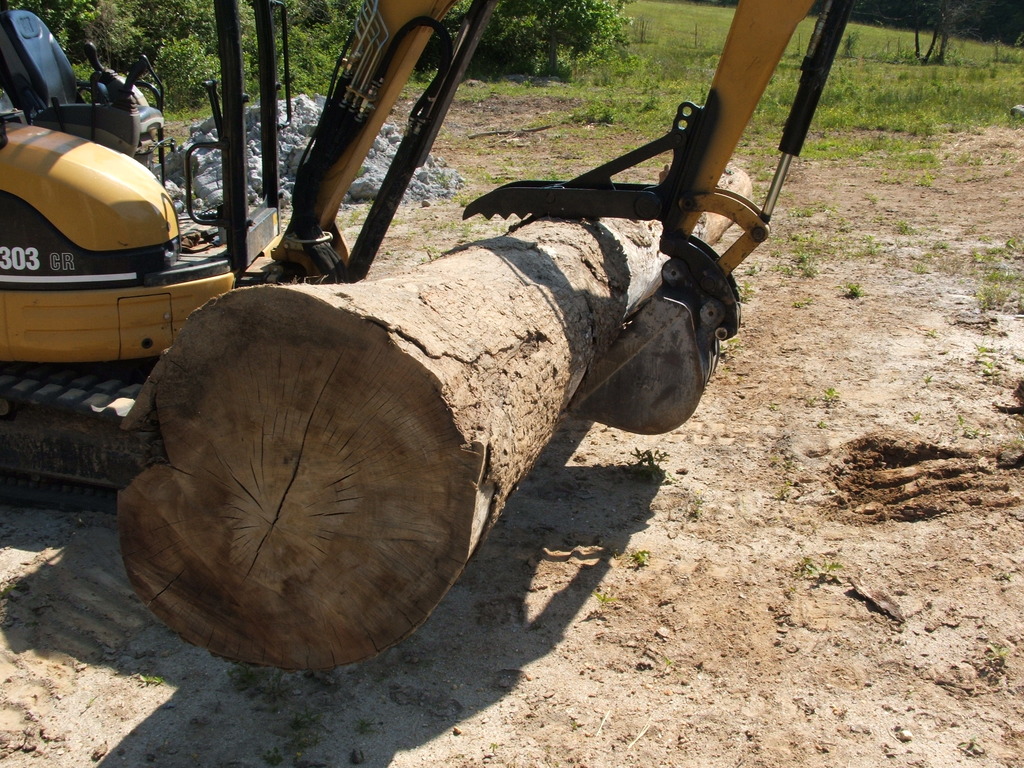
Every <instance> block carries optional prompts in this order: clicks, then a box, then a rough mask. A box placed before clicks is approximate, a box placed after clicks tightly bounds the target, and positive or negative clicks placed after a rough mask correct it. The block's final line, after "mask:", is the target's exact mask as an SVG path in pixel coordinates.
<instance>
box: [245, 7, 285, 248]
mask: <svg viewBox="0 0 1024 768" xmlns="http://www.w3.org/2000/svg"><path fill="white" fill-rule="evenodd" d="M253 6H254V10H255V20H256V45H257V49H256V58H257V63H258V71H259V90H260V148H261V153H262V163H263V164H262V168H263V202H264V204H265V205H266V206H267V207H270V208H277V207H278V204H279V201H278V192H279V186H280V181H279V178H278V173H279V170H278V151H279V150H278V140H277V121H278V110H277V92H278V87H279V85H278V82H277V46H276V35H275V34H274V16H273V12H272V9H271V3H270V2H268V0H254V2H253ZM246 266H248V265H246Z"/></svg>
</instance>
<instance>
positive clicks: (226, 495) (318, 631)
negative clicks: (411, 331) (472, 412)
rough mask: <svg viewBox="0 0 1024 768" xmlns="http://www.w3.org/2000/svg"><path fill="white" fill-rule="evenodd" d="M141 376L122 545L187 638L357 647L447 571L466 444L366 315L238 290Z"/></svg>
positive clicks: (298, 665)
mask: <svg viewBox="0 0 1024 768" xmlns="http://www.w3.org/2000/svg"><path fill="white" fill-rule="evenodd" d="M256 292H259V293H256ZM254 306H258V318H257V322H255V323H254V312H253V307H254ZM154 378H156V380H157V394H156V412H157V416H158V420H159V423H160V430H161V433H162V435H163V439H164V443H165V446H166V451H167V457H168V464H166V465H163V464H161V465H155V466H152V467H149V468H148V469H146V470H145V471H144V472H142V473H141V474H140V475H139V476H138V477H137V478H136V479H135V480H134V481H133V482H132V484H131V485H130V486H129V487H128V488H127V489H126V490H125V491H123V492H122V494H121V498H120V501H119V517H118V522H119V527H120V535H121V549H122V554H123V557H124V561H125V567H126V569H127V572H128V576H129V578H130V579H131V582H132V585H133V586H134V588H135V590H136V592H137V593H138V595H139V596H140V597H141V598H142V600H143V601H144V602H145V603H146V604H147V605H148V606H149V607H150V609H151V610H152V611H153V612H154V613H155V614H156V615H157V616H158V617H159V618H160V619H161V620H162V621H164V622H165V623H166V624H167V625H168V626H169V627H171V628H172V629H173V630H175V631H176V632H177V633H178V634H180V635H181V636H182V637H183V638H184V639H185V640H187V641H189V642H191V643H194V644H196V645H200V646H203V647H205V648H208V649H209V650H210V651H211V652H213V653H215V654H217V655H220V656H225V657H227V658H230V659H234V660H237V661H245V662H249V663H255V664H267V665H272V666H277V667H281V668H284V669H314V668H327V667H332V666H336V665H339V664H345V663H349V662H353V661H358V660H361V659H365V658H368V657H370V656H373V655H375V654H376V653H379V652H380V651H382V650H384V649H385V648H388V647H390V646H391V645H393V644H395V643H397V642H398V641H400V640H401V639H403V638H404V637H406V636H407V635H408V634H409V633H411V632H412V631H413V630H414V629H415V628H416V627H417V626H419V625H420V624H421V623H422V622H423V621H424V620H425V619H426V617H427V616H428V615H429V614H430V612H431V611H432V610H433V608H434V607H435V605H436V604H437V603H438V601H439V600H440V599H441V597H442V596H443V595H444V594H445V592H447V590H448V589H449V587H450V586H451V585H452V583H454V581H455V579H456V578H457V577H458V575H459V574H460V573H461V572H462V570H463V568H464V566H465V563H466V560H467V559H468V557H469V555H470V550H471V548H472V546H473V544H474V541H473V538H472V535H473V534H472V532H473V527H474V520H473V517H474V507H475V505H476V503H477V500H476V495H477V489H476V481H477V479H478V476H479V472H480V465H481V461H482V457H481V456H480V455H479V454H478V453H476V452H474V450H473V449H472V448H470V447H469V446H467V444H466V443H467V441H466V440H465V439H464V437H463V436H462V435H461V434H460V432H459V430H458V429H457V427H456V425H455V423H454V421H453V418H452V414H451V412H450V411H449V409H448V407H447V406H446V404H445V402H444V400H443V398H442V396H441V392H440V384H439V382H438V381H437V379H436V378H435V377H434V375H433V374H431V373H430V372H428V371H426V370H424V368H423V367H422V366H421V365H420V364H418V363H417V362H416V361H415V360H414V359H412V358H411V357H410V356H409V355H407V354H405V353H404V352H403V351H402V350H401V349H400V348H399V347H398V346H396V345H395V344H394V343H393V342H392V340H391V338H390V336H389V334H388V332H387V331H386V330H385V329H384V328H382V327H380V326H379V325H378V324H376V323H374V322H372V321H369V320H366V319H363V318H360V317H358V316H356V315H353V314H350V313H347V312H345V311H344V310H339V309H338V308H336V307H332V306H331V305H330V304H328V303H326V302H324V301H321V300H320V299H318V298H317V297H316V296H314V295H310V294H309V293H303V292H297V291H288V290H283V289H277V288H273V287H260V288H252V289H242V290H238V291H234V292H232V293H230V294H227V295H226V296H224V297H222V298H221V299H219V300H217V301H216V302H214V303H212V304H211V305H208V306H207V307H206V308H204V309H202V310H199V311H198V312H196V313H193V315H192V316H191V317H190V319H189V322H188V324H187V325H186V326H185V328H184V330H183V331H182V333H181V334H180V335H179V336H178V338H177V339H176V341H175V345H174V346H173V347H172V348H171V349H170V350H169V351H168V352H167V354H166V355H165V357H164V358H163V359H162V361H161V363H160V365H159V367H158V370H157V371H156V372H154Z"/></svg>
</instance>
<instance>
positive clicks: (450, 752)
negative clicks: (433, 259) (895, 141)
mask: <svg viewBox="0 0 1024 768" xmlns="http://www.w3.org/2000/svg"><path fill="white" fill-rule="evenodd" d="M542 107H543V105H537V108H538V109H540V108H542ZM510 122H511V121H510V120H509V116H508V115H503V114H501V113H500V110H499V111H498V112H494V114H489V113H488V109H487V108H486V107H485V106H481V105H477V106H472V107H470V106H460V107H458V108H457V109H456V111H455V114H454V115H453V116H452V120H451V122H450V123H449V126H448V128H447V133H446V134H444V135H442V137H441V140H440V144H439V152H440V154H442V155H443V156H445V157H446V159H447V160H448V161H449V162H450V163H451V164H452V165H453V166H455V167H456V168H459V169H460V171H462V172H463V173H464V174H465V175H467V177H468V178H469V180H470V185H471V187H473V188H475V189H479V190H483V189H485V188H487V187H488V186H490V185H492V184H493V183H494V178H495V177H498V176H500V175H501V174H503V173H509V174H510V175H513V176H514V175H515V171H514V169H513V170H509V168H510V166H514V165H515V162H516V161H515V160H514V158H515V157H522V156H523V155H522V153H532V154H533V155H534V157H537V156H542V157H551V158H553V159H552V164H555V159H554V158H564V157H565V155H564V154H563V155H559V154H558V153H559V152H562V151H563V150H562V149H559V148H558V147H557V146H556V138H557V137H555V136H552V135H551V132H537V133H535V134H529V135H521V136H514V135H511V136H510V135H495V136H490V137H480V138H477V139H474V140H473V144H472V146H470V144H469V143H468V142H467V141H464V140H463V139H464V137H465V136H467V135H469V134H472V133H477V132H480V131H485V130H497V129H504V128H512V127H516V125H515V124H510ZM598 132H599V131H598ZM595 135H596V134H595ZM482 148H483V149H484V150H486V151H481V149H482ZM623 149H627V148H625V147H624V148H620V150H619V151H622V150H623ZM932 152H933V154H934V155H935V157H936V158H937V161H938V162H937V164H935V165H933V166H930V167H929V168H928V169H927V172H926V173H924V172H922V171H921V170H917V169H912V170H900V169H901V168H906V165H905V164H901V162H900V161H899V159H898V158H887V157H886V156H885V155H884V153H882V152H878V153H874V154H872V155H870V156H865V158H864V159H863V160H862V161H859V162H831V161H800V162H799V163H798V165H797V167H796V169H795V171H794V173H793V176H792V179H791V182H790V184H789V186H788V187H787V189H786V192H785V194H784V196H783V199H782V201H781V203H780V209H779V210H778V212H777V214H776V219H775V222H774V226H775V232H774V234H773V239H772V241H771V242H770V243H769V244H767V245H766V246H764V247H762V249H761V250H760V251H758V253H757V254H756V255H755V256H754V257H753V258H752V259H751V260H750V262H749V263H748V264H745V265H743V266H742V267H741V268H740V270H738V272H739V274H738V280H739V282H740V284H741V287H742V290H743V294H744V297H745V299H746V304H745V307H744V329H743V331H742V332H741V335H740V336H739V338H738V339H737V340H735V341H731V342H729V343H728V344H727V347H726V350H725V355H724V358H723V360H722V362H721V364H720V367H719V370H718V372H717V374H716V376H715V378H714V379H713V381H712V383H711V385H710V387H709V389H708V391H707V392H706V394H705V396H704V400H703V401H702V403H701V406H700V408H699V409H698V412H697V414H696V416H695V417H694V418H693V419H692V420H691V421H690V422H689V423H687V424H686V425H684V426H683V427H682V428H680V429H679V430H677V431H676V432H673V433H671V434H668V435H661V436H656V437H640V436H635V435H630V434H626V433H622V432H618V431H616V430H613V429H609V428H606V427H603V426H600V425H590V424H586V423H579V422H577V421H573V420H571V419H570V420H569V421H567V422H566V424H565V427H564V429H563V430H562V431H561V432H560V433H559V434H558V436H557V437H556V439H555V441H554V442H553V443H552V444H551V446H550V447H549V449H548V451H547V452H546V453H545V454H544V455H543V457H542V458H541V460H540V462H539V463H538V465H537V466H536V467H535V469H534V471H533V472H532V473H531V474H530V476H529V477H528V479H527V480H526V481H525V482H524V483H523V484H522V486H521V488H520V489H519V490H518V491H517V492H516V493H515V494H514V495H513V497H512V500H511V502H510V504H509V505H508V507H507V508H506V510H505V512H504V515H503V518H502V520H501V522H500V523H499V525H498V526H497V527H496V529H495V530H494V532H493V533H492V535H491V536H490V538H489V539H488V541H487V542H486V543H485V545H484V546H483V547H482V549H481V551H480V552H479V553H478V555H477V557H476V558H475V559H474V561H473V562H472V563H471V564H470V566H469V568H468V570H467V571H466V573H465V575H464V577H463V578H462V579H461V580H460V581H459V582H458V583H457V584H456V586H455V587H454V588H453V589H452V591H451V592H450V594H449V595H448V597H447V598H446V599H445V600H444V601H443V602H442V604H441V605H440V607H439V608H438V609H437V611H436V612H435V613H434V615H433V616H432V617H431V619H430V620H429V621H428V622H427V624H426V625H425V626H423V627H422V628H421V629H420V630H419V631H418V632H417V633H416V634H415V635H413V636H412V637H411V638H410V639H409V640H407V641H406V642H405V643H403V644H401V645H399V646H398V647H396V648H393V649H391V650H389V651H387V652H385V653H383V654H382V655H380V656H379V657H377V658H376V659H374V660H372V661H369V662H366V663H363V664H359V665H357V666H353V667H347V668H340V669H337V670H334V671H331V672H329V673H317V674H298V673H290V674H283V673H280V672H276V671H274V670H265V669H256V668H249V667H243V666H240V665H235V664H231V663H228V662H225V661H223V660H219V659H216V658H213V657H211V656H210V655H209V654H207V653H206V652H205V651H202V650H199V649H196V648H193V647H190V646H186V645H184V644H183V643H181V642H180V641H179V640H178V639H177V638H176V637H175V636H174V635H173V634H172V633H171V632H170V631H169V630H166V629H165V628H164V627H163V626H162V625H160V624H158V623H157V622H156V620H155V619H153V618H152V617H151V616H150V615H149V614H148V612H147V611H146V610H145V609H144V607H143V606H142V605H141V604H140V603H139V601H138V600H137V599H136V598H135V597H134V595H133V593H132V591H131V589H130V588H129V586H128V584H127V581H126V579H125V576H124V573H123V569H122V566H121V561H120V558H119V555H118V551H117V537H116V522H115V519H114V517H113V516H112V515H109V514H104V513H99V512H95V513H93V512H90V513H81V514H70V513H57V512H53V511H40V510H30V509H13V508H2V509H0V595H2V596H0V685H2V687H0V761H2V762H3V764H4V766H5V768H6V766H11V768H18V767H20V766H33V765H53V766H61V767H64V766H67V767H68V768H71V767H75V768H77V767H78V766H87V765H99V766H143V765H155V766H170V767H175V768H176V767H178V766H182V767H184V766H223V767H225V768H227V767H229V766H230V767H232V768H250V767H251V768H259V767H261V766H267V765H271V766H272V765H277V764H282V765H296V766H306V767H307V768H311V767H313V766H345V765H351V764H363V765H367V766H388V765H393V766H406V767H409V766H439V765H445V766H455V767H461V766H479V765H484V764H487V765H494V766H517V767H522V768H526V767H527V766H578V767H580V768H582V767H583V766H588V767H589V768H611V767H614V766H633V765H637V766H641V765H642V766H688V767H689V766H701V767H702V768H719V767H722V768H726V767H728V768H735V767H736V766H748V767H751V766H765V767H773V768H774V767H775V766H779V767H782V766H787V767H791V766H830V767H831V766H851V767H852V768H869V767H871V768H873V767H875V766H882V765H886V766H894V767H895V766H920V767H922V768H923V767H925V766H930V767H934V768H939V767H941V766H956V765H964V766H971V767H972V768H974V767H977V768H994V767H995V766H1002V767H1005V768H1021V767H1022V766H1024V479H1022V477H1021V467H1022V466H1024V435H1022V422H1021V418H1020V416H1019V415H1018V414H1017V411H1020V406H1021V401H1020V399H1019V398H1018V395H1017V393H1016V390H1017V387H1018V385H1019V383H1020V382H1021V380H1022V378H1024V374H1022V372H1024V327H1022V325H1024V318H1022V317H1021V316H1019V315H1015V314H1013V313H1012V312H1011V311H1009V309H1007V310H1004V311H982V310H981V309H980V307H979V301H978V299H977V298H976V293H977V292H978V290H979V286H980V284H979V283H978V281H977V279H976V278H975V277H974V276H973V274H974V272H975V271H976V270H977V269H978V268H979V267H982V266H983V267H985V268H989V269H995V268H997V267H998V263H999V262H1000V261H1007V260H1014V259H1015V260H1016V261H1017V262H1018V263H1019V262H1020V261H1021V260H1022V259H1024V216H1022V210H1024V205H1022V203H1021V200H1022V199H1024V174H1022V173H1021V168H1024V130H1014V129H1009V128H1003V129H990V130H986V131H982V132H978V133H974V134H957V135H953V136H949V137H946V138H944V139H942V140H941V144H940V146H938V147H937V148H935V149H934V150H932ZM545 153H546V154H545ZM609 156H611V153H609ZM559 162H560V160H559ZM471 191H472V190H471ZM403 215H407V216H408V217H409V218H410V219H411V222H410V223H407V224H405V225H403V227H402V228H401V229H400V231H399V236H400V237H402V236H403V233H404V238H405V239H404V240H399V241H398V244H397V245H392V246H390V247H391V250H392V251H393V252H399V251H401V252H403V253H406V254H408V258H407V261H415V260H418V259H421V258H424V257H426V256H432V255H434V253H433V249H435V248H437V247H439V246H440V245H441V244H443V241H447V243H448V244H451V242H452V240H454V239H457V238H460V237H463V238H464V237H467V236H472V237H476V236H478V235H482V234H487V228H488V227H490V228H491V231H494V230H496V229H498V228H500V223H493V222H492V223H490V224H487V225H484V224H472V225H468V226H467V225H462V224H461V223H458V206H457V205H456V204H454V203H451V204H441V205H434V206H431V207H429V208H418V209H415V210H407V211H406V212H405V213H404V214H403ZM445 222H456V223H452V224H447V223H445ZM1008 241H1009V242H1010V245H1009V246H1007V243H1008Z"/></svg>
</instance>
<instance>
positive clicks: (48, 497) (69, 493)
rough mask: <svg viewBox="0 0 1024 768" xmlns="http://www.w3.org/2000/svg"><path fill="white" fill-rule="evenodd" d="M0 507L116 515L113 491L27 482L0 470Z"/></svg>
mask: <svg viewBox="0 0 1024 768" xmlns="http://www.w3.org/2000/svg"><path fill="white" fill-rule="evenodd" d="M0 504H7V505H10V506H16V507H33V508H35V509H59V510H63V511H70V512H83V511H95V512H117V491H115V490H112V489H110V488H100V487H97V486H94V485H86V484H85V483H72V482H67V481H60V480H49V479H47V478H28V477H24V476H22V475H12V474H8V473H6V472H3V471H2V470H0Z"/></svg>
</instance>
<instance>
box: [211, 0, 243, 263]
mask: <svg viewBox="0 0 1024 768" xmlns="http://www.w3.org/2000/svg"><path fill="white" fill-rule="evenodd" d="M214 17H215V19H216V21H217V29H218V31H219V34H218V45H217V50H218V55H219V57H220V71H221V98H222V100H223V120H222V125H221V131H220V135H219V137H218V138H219V139H220V141H219V143H220V144H221V147H220V150H221V163H222V168H223V174H222V179H221V183H222V184H223V191H224V202H223V204H222V207H221V212H220V219H221V222H220V223H221V226H222V227H223V228H224V230H225V233H226V244H227V248H228V258H229V259H230V261H231V270H232V271H233V272H235V273H236V274H238V273H241V272H243V271H245V269H246V267H248V266H249V265H248V264H247V263H246V262H247V261H248V258H247V252H246V247H245V242H246V236H247V234H248V218H249V216H248V213H249V212H248V199H247V198H248V190H247V184H246V181H247V179H248V172H247V168H246V157H245V155H246V141H245V117H244V109H245V94H244V87H245V86H244V76H243V70H242V67H243V65H242V27H241V21H240V18H239V13H238V2H237V0H215V2H214Z"/></svg>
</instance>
